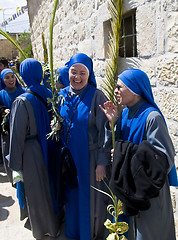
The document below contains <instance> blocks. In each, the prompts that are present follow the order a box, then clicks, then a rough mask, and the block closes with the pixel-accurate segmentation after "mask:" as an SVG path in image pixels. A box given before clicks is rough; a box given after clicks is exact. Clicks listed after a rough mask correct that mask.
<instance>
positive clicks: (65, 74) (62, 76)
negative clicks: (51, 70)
mask: <svg viewBox="0 0 178 240" xmlns="http://www.w3.org/2000/svg"><path fill="white" fill-rule="evenodd" d="M56 72H57V74H58V75H59V78H58V80H59V83H61V84H63V85H64V86H65V87H67V86H69V84H70V82H69V69H68V67H61V68H59V69H57V71H56Z"/></svg>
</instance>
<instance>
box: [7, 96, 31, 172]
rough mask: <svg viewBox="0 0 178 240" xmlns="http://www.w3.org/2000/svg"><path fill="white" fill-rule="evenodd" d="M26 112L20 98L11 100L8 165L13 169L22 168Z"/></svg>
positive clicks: (26, 121) (26, 120) (26, 122)
mask: <svg viewBox="0 0 178 240" xmlns="http://www.w3.org/2000/svg"><path fill="white" fill-rule="evenodd" d="M27 124H28V113H27V109H26V107H25V103H24V101H23V100H22V99H20V98H19V99H18V98H17V99H16V100H15V101H14V102H13V105H12V109H11V116H10V147H9V166H10V168H11V169H13V170H15V171H19V170H23V151H24V145H25V139H26V133H27Z"/></svg>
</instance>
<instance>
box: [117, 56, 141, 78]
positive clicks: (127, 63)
mask: <svg viewBox="0 0 178 240" xmlns="http://www.w3.org/2000/svg"><path fill="white" fill-rule="evenodd" d="M140 66H141V60H140V59H138V58H137V57H135V58H134V57H132V58H121V57H119V62H118V75H119V74H120V73H121V72H123V71H124V70H125V69H130V68H140Z"/></svg>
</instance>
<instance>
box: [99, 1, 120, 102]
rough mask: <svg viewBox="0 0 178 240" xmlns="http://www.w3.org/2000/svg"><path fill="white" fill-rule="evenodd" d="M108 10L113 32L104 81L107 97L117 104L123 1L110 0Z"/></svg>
mask: <svg viewBox="0 0 178 240" xmlns="http://www.w3.org/2000/svg"><path fill="white" fill-rule="evenodd" d="M108 10H109V12H110V14H111V30H112V33H110V36H109V37H110V41H109V50H108V56H109V59H108V60H107V65H106V80H105V81H104V87H103V88H104V90H105V92H106V95H107V97H108V98H109V100H111V101H112V102H113V103H115V104H116V100H115V97H114V89H115V84H116V78H117V69H118V58H119V38H120V33H121V23H122V13H123V4H122V0H108Z"/></svg>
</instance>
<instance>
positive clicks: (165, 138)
mask: <svg viewBox="0 0 178 240" xmlns="http://www.w3.org/2000/svg"><path fill="white" fill-rule="evenodd" d="M145 138H146V140H147V141H148V142H150V143H151V144H152V145H153V146H154V147H156V148H157V149H158V150H160V151H162V152H163V153H165V154H166V156H167V159H168V163H169V170H168V172H169V171H170V169H171V168H172V166H173V165H174V156H175V150H174V146H173V143H172V140H171V138H170V136H169V132H168V129H167V127H166V124H165V122H164V120H163V118H162V116H161V114H160V113H159V112H157V111H153V112H151V113H150V114H149V115H148V117H147V121H146V126H145Z"/></svg>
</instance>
